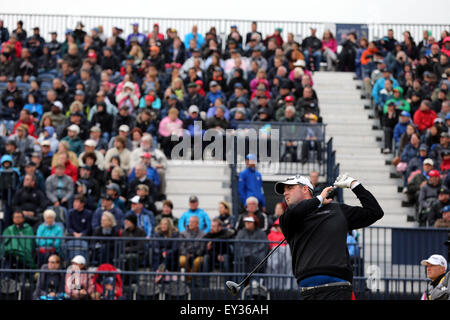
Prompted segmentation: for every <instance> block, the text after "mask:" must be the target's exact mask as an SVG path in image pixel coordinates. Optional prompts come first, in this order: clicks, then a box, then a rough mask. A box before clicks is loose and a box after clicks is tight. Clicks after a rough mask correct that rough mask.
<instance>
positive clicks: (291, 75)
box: [289, 69, 314, 87]
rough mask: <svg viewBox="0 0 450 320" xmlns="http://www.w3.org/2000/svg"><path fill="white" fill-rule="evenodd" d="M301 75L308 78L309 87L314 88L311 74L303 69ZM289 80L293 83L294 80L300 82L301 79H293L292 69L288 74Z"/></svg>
mask: <svg viewBox="0 0 450 320" xmlns="http://www.w3.org/2000/svg"><path fill="white" fill-rule="evenodd" d="M303 73H304V74H305V75H307V76H308V77H309V80H310V82H311V87H312V86H314V82H313V77H312V74H311V72H310V71H309V70H307V69H303ZM289 80H291V81H295V80H299V81H301V79H294V69H292V70H291V72H289Z"/></svg>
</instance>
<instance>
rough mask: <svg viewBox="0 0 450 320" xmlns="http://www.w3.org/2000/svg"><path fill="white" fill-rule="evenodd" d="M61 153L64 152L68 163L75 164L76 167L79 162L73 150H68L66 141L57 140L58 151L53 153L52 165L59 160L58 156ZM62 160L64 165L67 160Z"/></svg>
mask: <svg viewBox="0 0 450 320" xmlns="http://www.w3.org/2000/svg"><path fill="white" fill-rule="evenodd" d="M62 154H65V155H66V156H68V158H69V161H70V163H71V164H72V165H73V166H75V167H76V168H78V166H79V164H78V158H77V155H76V154H75V152H73V151H70V150H69V144H68V143H67V141H60V142H59V144H58V151H57V152H55V153H54V154H53V158H52V167H53V166H55V165H56V164H57V163H58V162H61V161H60V159H59V158H60V156H61V155H62ZM64 160H65V162H63V163H64V164H65V165H66V163H67V160H66V159H64ZM66 166H68V164H67V165H66ZM72 169H73V168H71V170H72ZM71 172H72V171H71ZM77 172H78V171H77ZM71 176H72V175H71Z"/></svg>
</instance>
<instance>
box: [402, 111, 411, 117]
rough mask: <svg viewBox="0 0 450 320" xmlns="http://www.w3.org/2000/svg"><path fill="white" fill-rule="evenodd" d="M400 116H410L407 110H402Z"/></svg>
mask: <svg viewBox="0 0 450 320" xmlns="http://www.w3.org/2000/svg"><path fill="white" fill-rule="evenodd" d="M400 116H401V117H410V118H411V114H410V113H409V112H408V111H404V110H403V111H402V112H401V113H400Z"/></svg>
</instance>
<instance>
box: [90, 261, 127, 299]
mask: <svg viewBox="0 0 450 320" xmlns="http://www.w3.org/2000/svg"><path fill="white" fill-rule="evenodd" d="M97 271H99V272H102V273H96V274H94V276H93V277H91V287H92V288H93V290H92V292H91V293H90V295H89V296H90V298H91V299H92V300H118V299H119V300H123V299H124V297H123V291H122V290H123V289H122V285H123V284H122V277H121V275H120V274H119V273H118V270H117V269H116V268H115V267H114V266H113V265H112V264H109V263H104V264H101V265H99V266H98V268H97ZM107 271H110V273H103V272H107Z"/></svg>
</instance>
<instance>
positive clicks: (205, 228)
mask: <svg viewBox="0 0 450 320" xmlns="http://www.w3.org/2000/svg"><path fill="white" fill-rule="evenodd" d="M198 205H199V202H198V197H197V196H194V195H192V196H190V197H189V210H188V211H185V212H184V213H183V214H182V215H181V217H180V219H179V220H178V231H180V232H183V231H185V230H186V229H187V227H188V225H189V223H190V219H191V217H192V216H196V217H198V227H199V229H200V230H201V231H202V232H204V233H207V232H209V230H210V228H211V220H210V218H209V216H208V214H207V213H206V212H205V211H204V210H203V209H200V208H199V207H198Z"/></svg>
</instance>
